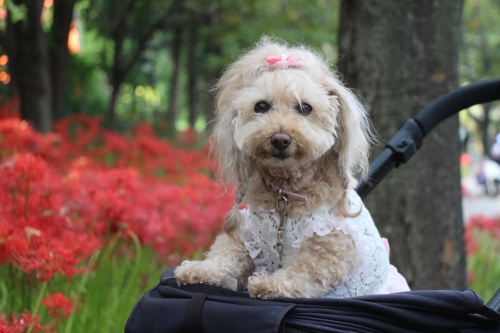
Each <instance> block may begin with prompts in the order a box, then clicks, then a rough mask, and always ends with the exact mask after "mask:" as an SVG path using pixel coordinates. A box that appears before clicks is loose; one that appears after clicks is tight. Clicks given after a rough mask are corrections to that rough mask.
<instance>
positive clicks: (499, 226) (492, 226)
mask: <svg viewBox="0 0 500 333" xmlns="http://www.w3.org/2000/svg"><path fill="white" fill-rule="evenodd" d="M474 230H481V231H485V232H487V233H488V234H490V235H491V236H493V237H494V238H495V239H498V240H500V217H497V218H490V217H487V216H484V215H474V216H471V217H470V218H469V220H468V221H467V223H466V224H465V234H464V238H465V248H466V252H467V255H472V254H474V253H476V252H477V251H478V250H479V247H480V244H477V242H476V240H475V239H474V235H473V231H474Z"/></svg>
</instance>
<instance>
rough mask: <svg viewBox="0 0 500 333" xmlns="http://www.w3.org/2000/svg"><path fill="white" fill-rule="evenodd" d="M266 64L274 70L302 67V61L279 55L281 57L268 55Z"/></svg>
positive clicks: (297, 58)
mask: <svg viewBox="0 0 500 333" xmlns="http://www.w3.org/2000/svg"><path fill="white" fill-rule="evenodd" d="M266 61H267V63H268V64H269V66H270V67H272V68H275V69H287V68H289V67H302V65H303V64H302V60H300V58H299V57H296V56H292V55H287V54H281V55H270V56H267V58H266Z"/></svg>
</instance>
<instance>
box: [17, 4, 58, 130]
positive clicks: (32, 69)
mask: <svg viewBox="0 0 500 333" xmlns="http://www.w3.org/2000/svg"><path fill="white" fill-rule="evenodd" d="M15 3H16V4H17V5H21V4H24V5H25V6H26V8H27V9H28V11H27V15H26V18H25V19H24V20H21V21H19V22H16V23H15V24H11V23H9V24H8V29H12V33H13V36H14V40H15V41H16V46H15V50H14V52H15V53H14V54H9V59H15V61H14V62H13V66H12V70H13V72H14V75H15V78H16V81H17V86H18V89H19V93H20V97H21V118H22V119H24V120H26V121H28V122H29V123H31V124H32V125H33V126H34V128H35V129H36V130H38V131H40V132H42V133H46V132H49V131H50V130H51V129H52V110H51V108H52V98H51V96H52V93H51V88H50V73H49V55H48V47H47V41H46V38H45V34H44V31H43V29H42V25H41V24H40V15H41V12H42V8H43V1H41V0H23V1H16V2H15ZM7 21H10V18H8V19H7Z"/></svg>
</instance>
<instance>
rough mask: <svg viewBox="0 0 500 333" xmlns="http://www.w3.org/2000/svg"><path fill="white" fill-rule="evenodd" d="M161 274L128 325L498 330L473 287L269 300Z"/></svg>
mask: <svg viewBox="0 0 500 333" xmlns="http://www.w3.org/2000/svg"><path fill="white" fill-rule="evenodd" d="M160 281H161V282H160V284H158V285H157V286H156V287H154V288H153V289H151V290H150V291H148V292H147V293H146V294H145V295H144V296H143V297H142V298H141V300H140V301H139V302H138V303H137V305H136V306H135V308H134V310H133V311H132V313H131V315H130V317H129V320H128V321H127V324H126V327H125V332H126V333H176V332H179V333H180V332H182V333H191V332H201V333H226V332H240V333H251V332H259V333H260V332H263V333H278V332H279V333H284V332H285V333H305V332H309V333H330V332H332V333H337V332H377V333H378V332H401V333H415V332H463V333H500V314H499V313H498V312H496V311H493V310H491V309H489V308H487V307H485V306H484V305H483V301H482V299H481V298H480V297H479V296H477V295H476V294H475V293H474V292H472V291H462V292H461V291H452V290H438V291H411V292H404V293H396V294H389V295H370V296H362V297H352V298H345V299H323V298H314V299H310V298H295V299H289V298H279V299H276V300H273V301H264V300H258V299H252V298H250V297H249V296H248V293H237V292H234V291H231V290H227V289H224V288H220V287H215V286H207V285H189V286H182V287H178V286H177V283H176V281H175V279H174V277H173V269H170V270H167V271H165V272H164V273H163V274H162V276H161V278H160ZM202 294H203V295H202ZM193 300H194V301H193ZM190 308H191V310H189V309H190ZM189 313H191V314H189ZM193 318H194V319H193ZM198 318H199V320H198ZM185 325H188V326H185ZM189 325H194V326H189ZM198 329H199V331H196V330H198Z"/></svg>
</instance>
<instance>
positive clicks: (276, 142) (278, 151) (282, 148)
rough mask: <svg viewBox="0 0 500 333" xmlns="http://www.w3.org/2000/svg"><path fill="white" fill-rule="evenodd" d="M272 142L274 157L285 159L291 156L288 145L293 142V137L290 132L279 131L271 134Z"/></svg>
mask: <svg viewBox="0 0 500 333" xmlns="http://www.w3.org/2000/svg"><path fill="white" fill-rule="evenodd" d="M271 144H272V145H273V147H274V151H273V157H275V158H279V159H280V160H284V159H287V158H289V157H290V151H289V150H288V147H290V145H291V144H292V137H291V136H290V134H288V133H284V132H277V133H274V134H273V135H272V136H271Z"/></svg>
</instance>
